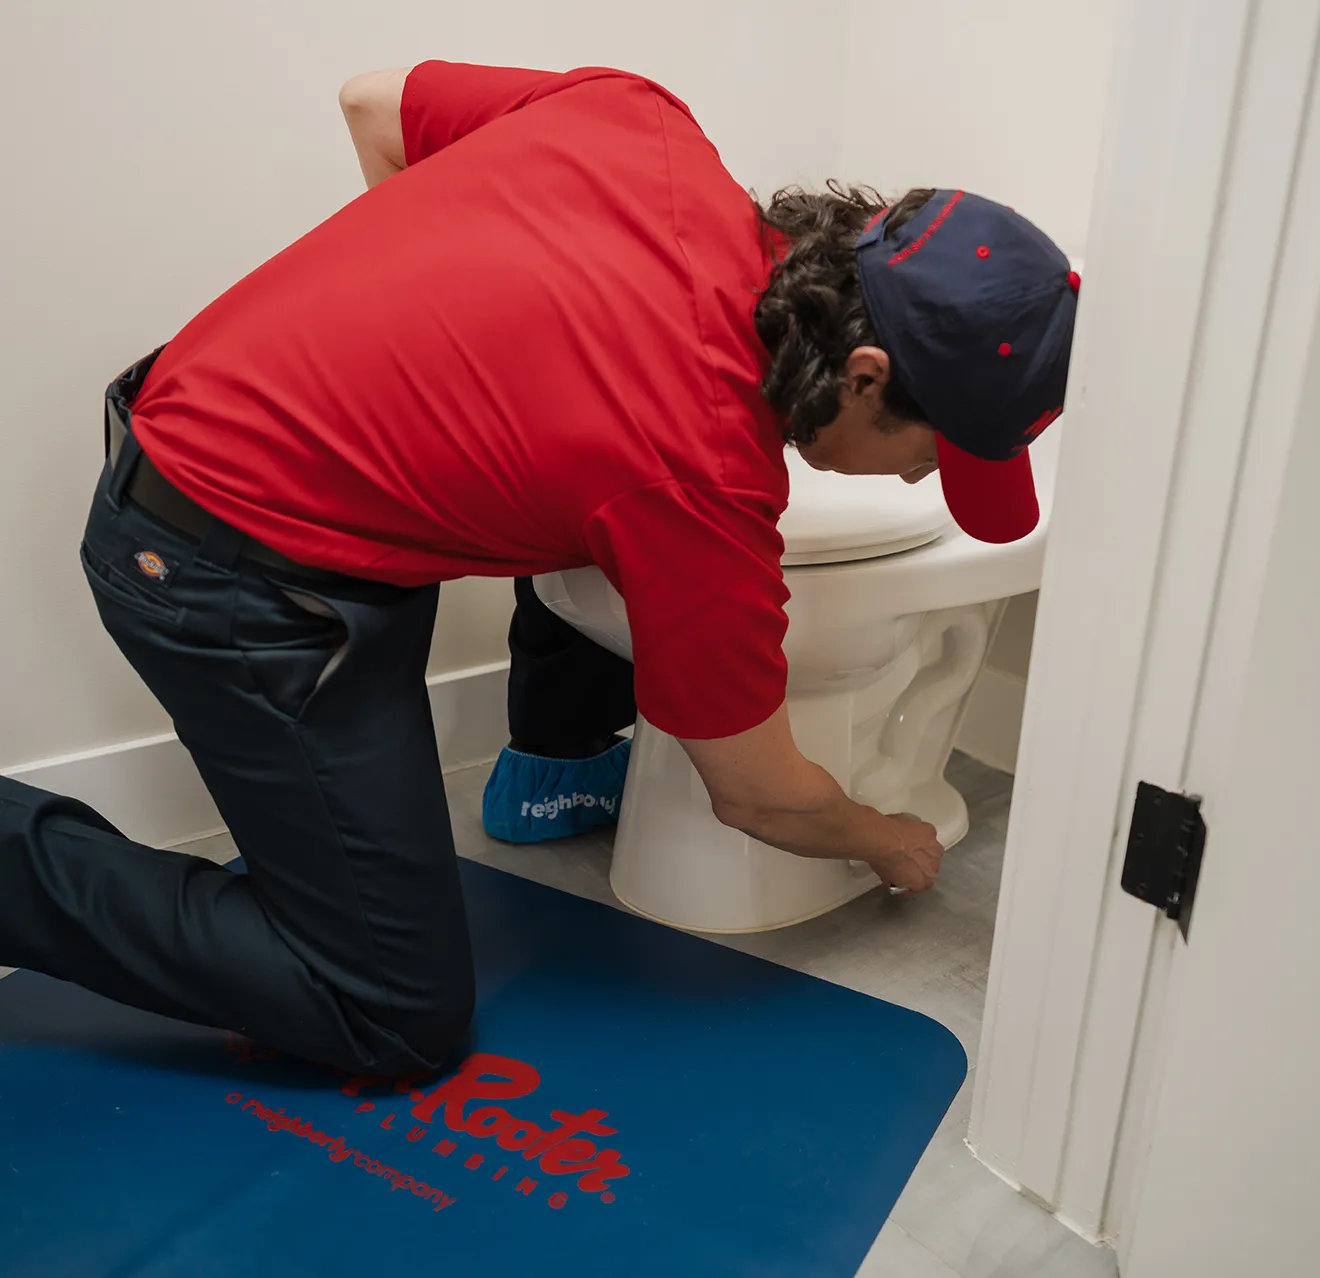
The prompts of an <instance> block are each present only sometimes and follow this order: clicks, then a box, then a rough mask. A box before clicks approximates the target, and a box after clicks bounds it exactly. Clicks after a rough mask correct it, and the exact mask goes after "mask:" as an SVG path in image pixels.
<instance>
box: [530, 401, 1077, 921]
mask: <svg viewBox="0 0 1320 1278" xmlns="http://www.w3.org/2000/svg"><path fill="white" fill-rule="evenodd" d="M1061 426H1062V421H1060V422H1059V423H1057V424H1056V425H1055V426H1054V427H1052V428H1051V429H1050V430H1049V431H1047V432H1046V433H1045V434H1044V435H1043V436H1042V437H1041V438H1040V439H1039V440H1038V441H1037V442H1036V443H1035V444H1034V445H1033V446H1032V449H1031V456H1032V463H1033V468H1034V470H1035V475H1036V487H1037V491H1038V494H1039V497H1040V506H1041V521H1040V525H1039V526H1038V527H1037V529H1036V530H1035V532H1033V533H1032V534H1031V535H1030V536H1029V537H1026V538H1024V539H1023V540H1022V541H1019V542H1015V543H1013V544H1011V545H1007V546H995V545H987V544H985V543H983V542H978V541H974V540H972V538H970V537H968V536H967V535H966V534H965V533H963V532H962V531H961V530H960V529H959V528H958V527H957V526H956V525H955V524H954V523H953V521H952V519H951V518H950V516H949V512H948V508H947V507H946V506H945V504H944V498H943V494H942V492H941V489H940V484H939V479H938V477H935V476H932V477H931V478H929V479H926V480H923V481H922V482H921V483H919V484H915V485H907V484H904V483H903V482H902V481H901V480H900V479H897V478H894V477H889V476H864V477H862V476H850V475H835V474H829V473H820V472H817V471H814V470H812V469H811V468H810V467H808V466H807V465H806V463H805V462H803V461H802V460H801V458H800V457H799V456H798V455H797V454H796V453H795V452H794V451H793V450H791V449H790V450H788V452H787V461H788V466H789V483H790V489H789V502H788V509H787V510H786V511H785V514H784V517H783V519H782V520H781V521H780V530H781V532H782V533H783V536H784V543H785V555H784V560H783V563H784V575H785V578H786V580H787V583H788V588H789V591H790V596H791V597H790V599H789V602H788V604H787V612H788V620H789V625H788V633H787V635H786V637H785V640H784V652H785V655H786V656H787V658H788V714H789V720H790V722H791V724H792V728H793V735H794V738H795V740H796V741H797V743H798V746H799V748H800V749H801V750H802V752H803V754H805V755H806V756H807V757H808V758H809V759H811V760H813V761H814V762H816V763H818V764H820V765H821V766H822V767H824V768H825V769H826V770H827V771H829V772H830V773H831V774H832V775H833V777H834V778H835V780H837V781H838V782H839V784H840V785H841V786H842V787H843V788H844V790H845V791H847V792H848V793H849V794H850V795H852V797H853V798H855V799H857V800H858V801H859V802H862V803H867V804H870V805H871V806H873V807H876V808H879V809H880V810H881V811H884V812H910V813H913V814H915V815H917V816H919V817H921V818H922V819H923V820H926V821H929V822H930V823H931V824H932V825H934V826H935V828H936V829H937V830H938V832H939V837H940V840H941V842H942V843H944V845H945V846H946V847H952V846H953V845H954V844H956V843H957V842H958V840H960V839H961V838H962V837H963V836H964V835H965V834H966V833H967V805H966V803H965V802H964V801H963V799H962V796H961V795H959V794H958V792H957V791H956V790H955V789H954V788H953V786H951V785H950V784H949V782H948V781H947V780H945V777H944V771H945V767H946V765H947V763H948V760H949V754H950V751H951V750H952V748H953V740H954V736H955V734H956V732H957V729H958V724H959V721H960V719H961V716H962V713H963V711H964V709H965V708H966V705H967V702H968V700H969V698H970V695H971V691H972V687H973V684H974V683H975V681H976V677H977V675H978V674H979V673H980V670H981V667H982V664H983V663H984V660H985V655H986V652H987V650H988V648H989V646H990V642H991V640H992V638H993V636H994V631H995V627H996V626H997V624H998V621H999V618H1000V616H1001V614H1002V611H1003V607H1004V604H1005V602H1006V601H1007V599H1008V598H1010V597H1011V596H1013V595H1017V594H1023V593H1026V592H1027V591H1031V590H1035V589H1036V588H1037V587H1038V586H1039V585H1040V577H1041V566H1042V562H1043V559H1044V549H1045V534H1046V530H1047V526H1048V522H1049V514H1050V508H1051V505H1052V499H1053V494H1054V475H1055V470H1056V464H1057V456H1058V446H1059V438H1060V435H1061V429H1060V428H1061ZM535 588H536V592H537V594H538V596H539V597H540V598H541V599H542V600H543V601H544V602H545V603H546V605H547V606H548V607H549V608H550V609H551V610H552V611H554V612H555V613H557V614H558V615H559V616H561V617H563V618H564V619H565V620H566V621H568V622H569V623H570V624H571V625H573V626H575V627H576V628H577V629H578V630H580V631H582V633H584V634H586V635H588V636H589V637H590V638H592V639H594V640H595V641H596V642H597V643H599V644H601V645H603V646H604V647H606V648H608V649H610V650H611V651H612V652H615V653H618V654H619V655H620V656H622V657H625V658H628V659H629V660H631V658H632V645H631V640H630V636H629V632H628V619H627V611H626V609H625V607H624V602H623V599H622V598H621V597H620V595H619V594H618V592H617V591H616V590H615V589H614V588H613V587H612V586H611V585H610V584H609V582H608V581H606V579H605V576H604V574H603V573H601V571H600V570H599V569H598V568H581V569H574V570H572V571H569V572H561V573H551V574H548V575H546V576H542V577H538V578H536V579H535ZM879 882H880V881H879V879H878V878H877V877H876V875H875V874H874V872H873V871H872V870H871V869H870V868H869V867H868V866H866V865H863V864H860V863H856V862H849V861H833V860H813V859H807V858H803V857H796V856H793V855H791V854H789V853H787V852H781V851H780V850H778V849H777V848H772V847H769V846H768V845H766V844H764V843H760V842H758V841H757V840H755V839H752V838H749V837H748V836H747V835H745V834H742V833H740V832H739V831H737V830H732V829H729V828H728V827H726V826H723V825H721V824H720V823H719V822H718V821H717V820H716V819H715V816H714V814H713V812H712V811H711V805H710V800H709V797H708V796H707V794H706V790H705V787H704V786H703V785H702V782H701V779H700V778H699V777H698V776H697V773H696V771H695V769H694V768H693V767H692V764H691V763H690V761H689V760H688V757H687V755H686V754H685V753H684V751H683V749H682V747H681V746H680V745H679V743H678V742H677V740H675V739H674V738H673V737H671V736H669V735H667V734H666V733H663V732H661V731H659V730H658V729H657V728H656V727H655V726H654V725H652V724H650V723H647V722H646V720H645V719H643V718H639V719H638V722H637V727H636V732H635V734H634V742H633V748H632V756H631V761H630V763H629V768H628V778H627V783H626V787H625V790H624V796H623V805H622V811H621V817H620V822H619V829H618V833H617V836H616V839H615V844H614V859H613V863H612V866H611V872H610V883H611V886H612V888H613V889H614V892H615V894H616V895H617V896H618V898H619V899H620V900H621V901H622V902H623V903H624V904H625V905H628V906H630V907H631V908H632V909H634V910H636V911H637V912H638V913H640V914H643V915H646V916H647V917H649V918H654V919H657V920H659V921H661V922H665V923H669V924H672V925H673V926H676V927H680V928H685V929H688V930H691V931H701V932H756V931H765V930H769V929H771V928H778V927H786V926H788V925H789V924H792V923H799V922H802V921H804V920H806V919H809V918H814V917H815V916H817V915H819V914H824V913H825V912H827V911H829V910H832V909H835V908H837V907H838V906H840V905H843V904H844V903H845V902H847V901H850V900H852V899H853V898H854V897H856V896H858V895H860V894H861V893H863V892H866V891H869V890H870V889H872V888H874V887H877V886H879Z"/></svg>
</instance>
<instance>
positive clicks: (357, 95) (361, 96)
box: [339, 71, 379, 118]
mask: <svg viewBox="0 0 1320 1278" xmlns="http://www.w3.org/2000/svg"><path fill="white" fill-rule="evenodd" d="M378 74H379V73H378V72H376V71H364V72H362V73H361V74H360V75H355V76H352V77H351V78H350V79H348V80H345V81H344V83H343V84H342V85H341V86H340V89H339V109H340V110H341V111H342V112H343V113H344V115H345V116H346V117H350V118H351V117H352V116H355V115H357V116H361V115H363V114H365V113H366V112H367V111H369V110H370V109H371V103H372V99H373V86H374V85H375V82H376V77H377V75H378Z"/></svg>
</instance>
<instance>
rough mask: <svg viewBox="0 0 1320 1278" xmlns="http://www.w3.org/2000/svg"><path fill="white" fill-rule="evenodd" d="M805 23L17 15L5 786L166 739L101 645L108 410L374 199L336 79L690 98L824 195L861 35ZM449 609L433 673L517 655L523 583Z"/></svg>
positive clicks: (528, 15)
mask: <svg viewBox="0 0 1320 1278" xmlns="http://www.w3.org/2000/svg"><path fill="white" fill-rule="evenodd" d="M804 12H805V11H804V10H802V9H801V7H800V6H798V5H795V4H790V3H788V2H787V0H769V2H767V0H760V2H759V3H758V2H755V0H723V2H722V3H715V4H711V3H702V2H699V0H671V2H670V3H668V4H666V5H665V6H664V9H663V12H661V11H659V10H656V9H655V8H654V6H651V5H619V4H617V3H605V2H604V0H562V2H561V3H557V4H554V5H546V4H539V3H536V0H512V2H511V3H507V4H503V5H500V6H484V5H467V4H459V3H457V0H450V2H449V3H441V4H435V3H422V2H421V0H392V2H391V3H389V4H385V5H381V4H374V5H373V4H365V5H364V4H360V3H355V2H350V0H318V2H317V3H311V2H310V0H284V3H280V4H267V3H261V2H260V0H228V2H227V3H225V4H219V5H217V4H214V3H201V2H200V0H168V2H167V0H121V3H118V4H114V5H106V4H101V3H97V2H96V0H74V2H73V3H71V4H62V5H39V4H21V5H17V4H16V5H6V6H4V9H3V18H0V59H3V62H2V63H0V72H2V74H0V84H3V89H2V90H0V93H3V99H2V100H0V107H2V108H3V119H4V121H5V124H4V128H5V137H6V142H5V147H4V152H5V174H6V175H5V198H4V200H3V202H0V243H3V245H4V258H3V265H2V266H0V271H2V272H3V273H2V274H0V297H3V299H4V306H3V308H2V309H0V385H3V386H4V388H5V403H4V416H3V425H2V426H0V432H2V440H0V442H2V443H3V448H4V465H3V466H2V467H0V533H2V534H3V539H4V544H5V546H6V549H7V553H6V554H4V555H3V556H0V599H3V601H4V602H3V605H2V607H3V624H2V625H0V671H3V682H2V683H0V767H9V766H13V765H16V764H19V763H23V762H28V761H32V760H36V759H41V758H45V757H48V756H52V755H56V754H61V753H64V752H70V751H75V750H82V749H86V748H90V747H94V746H98V745H101V744H106V743H110V742H114V741H121V740H125V739H128V738H133V737H137V736H139V735H143V734H149V733H152V732H158V731H161V730H162V729H165V728H167V727H168V725H167V723H166V722H165V720H164V716H163V715H162V713H161V711H160V710H159V708H158V707H157V706H156V705H155V703H154V701H153V700H152V699H151V697H150V696H149V695H148V694H147V692H146V691H145V689H144V688H143V687H142V686H141V685H140V684H139V682H138V680H137V678H136V676H134V675H133V673H132V672H131V671H130V670H129V669H128V668H127V666H126V665H125V664H124V663H123V662H122V660H121V659H120V658H119V655H118V653H117V652H116V651H115V650H114V648H113V646H112V645H111V644H110V642H109V641H108V639H106V638H105V637H104V635H102V634H101V632H100V628H99V623H98V622H97V620H96V616H95V613H94V611H93V608H92V605H91V601H90V598H89V596H88V592H87V589H86V587H85V585H84V583H83V581H82V578H81V572H80V570H79V567H78V559H77V544H78V538H79V534H80V531H81V527H82V521H83V519H84V518H85V513H86V506H87V501H88V498H89V496H90V494H91V489H92V486H93V483H94V481H95V478H96V475H97V472H98V469H99V466H100V457H99V451H100V448H101V407H100V395H101V392H102V390H103V388H104V385H105V383H106V382H107V381H108V380H109V379H110V378H111V377H112V376H113V375H114V374H115V373H116V372H118V370H119V369H120V368H121V367H123V366H124V365H126V364H128V363H130V362H131V361H132V360H134V359H135V358H137V357H138V356H139V355H141V354H143V353H145V352H146V351H148V350H149V349H151V347H153V346H154V345H156V344H157V343H159V342H160V341H162V340H164V339H166V338H168V337H169V336H170V335H171V334H172V333H173V332H175V331H176V330H177V329H178V328H179V327H180V326H181V325H182V324H184V323H185V322H186V321H187V320H188V319H189V318H190V317H191V316H192V315H193V314H194V313H195V312H196V311H197V310H199V309H200V308H201V307H202V306H204V305H205V304H206V303H207V302H209V301H210V300H211V299H212V298H213V297H214V296H215V295H216V294H218V293H219V292H221V291H222V290H224V289H225V288H226V287H228V286H229V285H230V284H231V283H232V282H233V281H234V280H236V279H238V278H239V277H240V276H242V275H243V274H244V273H246V272H247V271H248V270H250V269H252V268H253V267H255V266H256V265H257V264H259V263H260V262H261V261H263V260H264V259H265V258H266V257H268V256H270V255H271V254H272V253H274V252H276V251H277V250H279V249H280V248H282V247H283V246H284V245H285V244H286V243H288V242H289V241H291V240H292V239H294V238H296V237H297V236H298V235H300V234H302V233H303V232H304V231H306V230H307V229H308V228H309V227H311V226H313V225H314V224H315V223H317V222H318V221H320V220H322V219H323V218H325V217H326V216H328V215H329V214H331V213H332V212H334V210H335V209H336V208H338V207H340V206H341V205H342V204H344V203H345V202H346V201H348V200H350V199H352V198H353V197H354V196H355V195H356V194H357V193H358V191H359V190H360V187H361V179H360V176H359V175H358V173H357V169H356V162H355V160H354V157H353V152H352V149H351V147H350V146H349V143H348V139H347V135H346V133H345V131H344V128H343V123H342V120H341V119H340V117H339V112H338V108H337V106H336V100H335V98H336V92H337V90H338V87H339V85H340V83H341V82H342V81H343V80H344V79H346V78H347V77H348V76H349V75H351V74H352V73H354V72H356V71H361V70H365V69H370V68H373V67H377V66H393V65H401V64H407V63H411V62H415V61H418V60H420V59H422V58H424V57H432V56H441V57H449V58H455V59H466V60H472V61H488V62H504V63H511V64H519V63H521V64H524V65H533V66H543V67H547V68H551V69H560V68H568V67H571V66H574V65H581V64H586V63H606V64H613V65H621V66H625V67H628V68H629V69H634V70H638V71H641V72H644V73H646V74H650V75H652V76H654V77H655V78H657V79H661V80H663V81H665V82H667V83H668V85H669V86H670V87H671V88H672V89H673V90H674V91H675V92H676V93H678V94H680V95H681V96H683V97H685V98H686V99H687V100H688V101H689V103H690V105H691V106H692V107H693V109H694V110H695V111H696V113H697V114H698V116H699V118H701V120H702V121H703V123H704V124H705V126H706V128H707V130H708V131H709V133H710V134H711V136H712V138H713V139H715V140H716V142H717V144H718V145H719V146H720V147H721V149H722V152H723V154H724V157H725V160H726V163H728V165H729V166H730V168H731V169H732V171H733V172H734V173H735V174H736V175H737V177H738V178H739V179H740V180H742V181H743V182H745V183H747V184H749V185H750V184H756V185H759V186H761V187H771V186H773V185H775V184H777V183H780V182H782V181H786V180H790V179H796V178H804V179H816V180H820V179H821V178H823V177H824V176H826V175H827V173H828V171H829V169H830V167H831V164H832V162H833V159H834V146H835V133H836V126H837V119H838V114H839V94H840V91H841V90H840V59H841V54H842V36H843V30H844V24H845V21H846V10H845V6H844V3H843V0H831V2H830V3H824V4H818V5H816V6H814V7H813V9H812V11H811V17H810V20H809V21H808V20H806V19H805V17H804ZM786 85H789V86H791V87H790V88H785V86H786ZM529 194H530V195H532V196H533V197H534V194H535V193H534V192H531V193H529ZM444 596H445V597H444V601H443V603H442V605H441V618H440V624H439V626H438V629H437V638H436V645H435V651H434V656H433V668H434V669H437V670H439V669H454V668H457V667H462V666H465V665H469V664H474V663H480V662H485V661H491V660H498V659H500V658H501V657H502V656H504V655H505V650H504V632H505V629H506V627H507V622H508V611H509V588H508V584H507V583H505V582H498V581H468V582H463V583H459V584H456V585H453V586H451V587H449V588H447V589H446V591H445V592H444Z"/></svg>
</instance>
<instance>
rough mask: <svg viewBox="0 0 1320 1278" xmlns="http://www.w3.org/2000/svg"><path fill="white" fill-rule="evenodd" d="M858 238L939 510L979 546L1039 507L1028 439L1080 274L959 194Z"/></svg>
mask: <svg viewBox="0 0 1320 1278" xmlns="http://www.w3.org/2000/svg"><path fill="white" fill-rule="evenodd" d="M884 232H885V215H884V214H881V215H880V216H879V217H877V218H876V219H875V220H874V221H873V222H872V223H871V225H870V226H868V227H867V229H866V230H865V231H864V232H863V234H862V237H861V239H860V240H858V242H857V268H858V272H859V274H860V276H861V283H862V296H863V297H864V299H865V301H866V309H867V313H868V315H869V316H870V319H871V323H872V325H873V326H874V328H875V331H876V336H877V339H878V344H879V346H880V347H881V348H882V349H883V350H884V351H885V352H886V353H887V354H888V356H889V360H890V364H891V366H892V367H893V370H894V372H895V373H896V374H897V376H898V378H899V380H900V381H901V382H902V383H903V384H904V385H905V386H906V387H907V389H908V390H909V391H910V392H911V394H912V397H913V398H914V399H915V400H916V401H917V403H918V404H920V405H921V408H922V410H923V411H924V413H925V415H926V417H927V419H928V420H929V421H930V424H931V425H932V426H933V427H934V428H935V430H936V432H937V435H938V448H939V461H940V479H941V482H942V483H943V484H944V495H945V498H946V500H947V501H948V504H949V510H950V512H951V513H952V515H953V517H954V518H955V519H956V520H957V521H958V523H959V524H960V525H961V526H962V528H963V529H964V530H965V531H966V532H968V533H969V534H970V535H971V536H973V537H976V538H978V539H980V540H982V541H992V542H1006V541H1016V540H1017V539H1018V538H1020V537H1025V536H1026V535H1027V533H1029V532H1030V531H1031V530H1032V529H1033V528H1034V527H1035V526H1036V524H1037V522H1038V520H1039V518H1040V513H1039V509H1038V506H1037V503H1036V495H1035V487H1034V484H1033V483H1032V479H1031V463H1030V460H1029V457H1028V453H1027V451H1026V450H1027V445H1029V444H1030V443H1031V441H1032V440H1033V439H1035V438H1036V436H1037V435H1039V434H1040V432H1041V431H1042V430H1044V429H1045V427H1046V426H1048V425H1049V424H1050V422H1052V421H1053V420H1054V419H1055V418H1056V417H1058V415H1059V414H1060V413H1061V412H1062V411H1063V399H1064V391H1065V389H1066V387H1067V384H1068V357H1069V354H1070V352H1071V349H1072V338H1073V322H1074V319H1075V316H1076V313H1077V290H1078V288H1079V286H1080V283H1081V281H1080V279H1079V278H1078V276H1077V275H1076V273H1075V272H1073V271H1071V270H1070V268H1069V264H1068V259H1067V258H1066V257H1065V256H1064V255H1063V253H1062V252H1061V251H1060V250H1059V248H1058V247H1057V245H1055V244H1054V242H1053V241H1052V240H1051V239H1050V238H1049V237H1048V236H1047V235H1045V234H1044V233H1043V232H1042V231H1040V230H1038V229H1037V228H1036V227H1035V226H1033V225H1032V224H1031V223H1030V222H1028V221H1027V219H1026V218H1024V217H1021V216H1019V215H1018V214H1017V213H1015V212H1013V210H1012V209H1009V208H1006V207H1005V206H1004V205H1002V204H996V203H995V202H994V201H993V200H986V199H983V198H981V197H980V196H978V195H970V194H968V193H967V192H965V191H936V192H935V194H934V196H932V197H931V199H930V200H929V201H927V203H926V204H925V205H924V206H923V207H922V208H921V209H920V210H918V212H917V213H916V214H915V215H914V216H913V217H912V218H910V219H909V220H908V221H907V222H906V223H905V224H904V225H903V226H901V227H899V228H898V230H896V231H895V232H894V233H893V235H892V236H891V237H890V238H889V239H885V238H884Z"/></svg>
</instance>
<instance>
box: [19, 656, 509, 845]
mask: <svg viewBox="0 0 1320 1278" xmlns="http://www.w3.org/2000/svg"><path fill="white" fill-rule="evenodd" d="M508 673H509V663H508V662H507V661H499V662H493V663H491V664H490V665H485V666H469V667H468V668H467V669H464V670H455V671H452V672H450V673H447V674H439V675H431V676H430V677H428V678H427V680H426V686H427V691H428V692H429V693H430V697H431V715H432V718H433V719H434V721H435V735H436V742H437V744H438V746H439V750H440V759H441V761H442V763H443V765H444V769H445V771H446V772H456V771H458V770H459V769H461V768H468V767H472V766H473V765H475V764H479V763H487V762H489V761H490V760H492V759H494V758H495V756H496V755H498V754H499V752H500V750H501V748H502V747H503V746H504V745H505V744H506V742H507V740H508V727H507V718H506V710H505V687H506V684H507V680H508ZM6 775H7V776H11V777H14V778H15V779H17V780H20V781H25V782H27V783H28V784H29V785H34V786H38V787H40V788H41V789H43V790H51V791H53V792H54V793H56V794H65V795H69V796H70V797H71V798H75V799H81V800H82V801H83V802H84V803H87V804H89V805H90V806H91V807H93V808H95V809H96V810H97V811H98V812H100V813H101V814H102V815H103V816H104V817H105V818H106V819H107V820H108V821H111V822H113V823H114V825H116V826H118V828H119V829H121V830H122V831H123V832H124V833H125V834H127V835H128V836H129V837H130V838H134V839H137V840H138V841H139V842H142V843H147V844H150V845H152V846H153V847H172V846H175V845H177V844H180V843H187V842H190V841H191V840H193V839H202V838H206V837H207V836H208V835H211V834H215V833H217V832H218V831H219V830H221V829H222V828H223V823H222V822H221V820H220V814H219V813H218V812H217V811H216V809H215V805H214V804H213V803H212V802H211V796H210V795H209V794H207V792H206V787H205V786H204V785H203V784H202V780H201V778H200V777H199V776H198V775H197V770H196V768H194V767H193V762H192V759H191V758H190V757H189V755H188V752H187V751H186V750H185V749H184V748H183V746H182V745H181V744H180V743H179V738H178V737H176V736H175V735H174V733H172V732H166V733H162V734H161V735H159V736H154V737H141V738H139V739H137V740H135V741H125V742H122V743H120V744H119V745H112V746H103V747H101V748H99V749H96V750H84V751H80V752H79V753H77V754H68V755H63V756H61V757H59V758H54V759H39V760H37V761H36V762H34V763H26V764H23V765H22V766H20V767H17V768H11V769H9V770H8V771H7V772H6Z"/></svg>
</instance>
